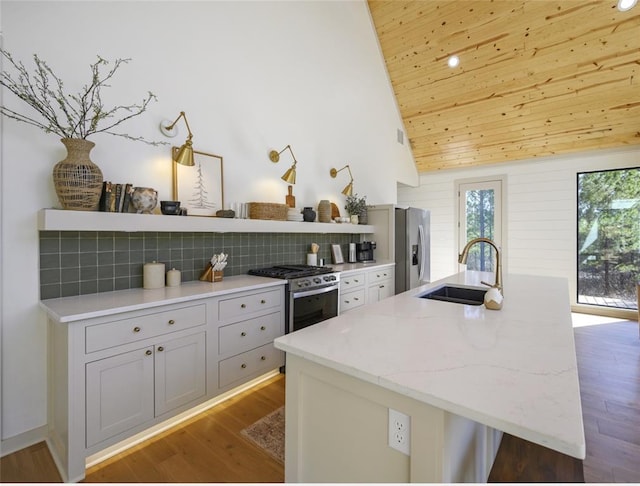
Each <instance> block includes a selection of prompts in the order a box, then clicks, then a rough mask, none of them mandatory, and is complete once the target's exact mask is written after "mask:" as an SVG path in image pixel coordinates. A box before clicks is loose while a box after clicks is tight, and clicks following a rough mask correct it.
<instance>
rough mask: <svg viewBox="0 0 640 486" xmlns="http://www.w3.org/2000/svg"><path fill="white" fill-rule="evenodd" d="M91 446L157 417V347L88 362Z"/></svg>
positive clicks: (88, 429) (88, 410)
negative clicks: (155, 391)
mask: <svg viewBox="0 0 640 486" xmlns="http://www.w3.org/2000/svg"><path fill="white" fill-rule="evenodd" d="M86 390H87V398H86V400H87V414H86V420H87V447H90V446H92V445H94V444H97V443H99V442H101V441H103V440H105V439H108V438H109V437H113V436H114V435H117V434H119V433H121V432H124V431H126V430H128V429H130V428H132V427H135V426H137V425H140V424H142V423H144V422H146V421H148V420H151V419H153V349H152V348H150V347H148V348H142V349H137V350H135V351H131V352H129V353H124V354H119V355H116V356H111V357H109V358H105V359H101V360H99V361H94V362H92V363H88V364H87V365H86Z"/></svg>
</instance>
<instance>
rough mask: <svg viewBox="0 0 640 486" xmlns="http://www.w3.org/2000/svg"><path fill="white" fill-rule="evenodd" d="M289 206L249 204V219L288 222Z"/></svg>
mask: <svg viewBox="0 0 640 486" xmlns="http://www.w3.org/2000/svg"><path fill="white" fill-rule="evenodd" d="M288 212H289V206H287V205H286V204H276V203H262V202H250V203H249V219H273V220H276V221H286V220H287V214H288Z"/></svg>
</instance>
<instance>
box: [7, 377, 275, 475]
mask: <svg viewBox="0 0 640 486" xmlns="http://www.w3.org/2000/svg"><path fill="white" fill-rule="evenodd" d="M284 384H285V380H284V375H279V376H276V377H274V378H271V379H269V380H268V381H266V382H264V383H262V384H260V385H258V386H257V387H256V388H253V389H252V390H250V391H246V392H244V393H242V394H240V395H237V396H236V397H233V398H231V399H229V400H227V401H225V402H223V403H221V404H219V405H217V406H216V407H214V408H212V409H210V410H208V411H206V412H203V413H202V414H200V415H198V416H196V417H194V418H192V419H190V420H188V421H186V422H183V423H182V424H180V425H178V426H176V427H174V428H172V429H169V430H167V431H165V432H163V433H162V434H159V435H157V436H155V437H153V438H151V439H149V440H147V441H145V442H143V443H141V444H139V445H137V446H134V447H133V448H131V449H129V450H127V451H125V452H123V453H121V454H118V455H116V456H113V457H112V458H110V459H107V460H106V461H104V462H102V463H100V464H98V465H96V466H94V467H91V468H89V469H88V470H87V475H86V478H85V482H87V483H223V482H242V483H258V482H270V483H281V482H283V481H284V466H283V465H282V464H280V463H279V462H277V461H276V460H274V459H272V458H271V456H269V455H268V454H267V453H266V452H264V451H263V450H262V449H260V448H259V447H257V446H255V445H254V444H253V443H252V442H251V441H249V440H248V439H246V438H244V437H243V436H241V435H240V431H241V430H242V429H244V428H245V427H247V426H249V425H251V424H253V423H254V422H255V421H257V420H258V419H260V418H262V417H264V416H265V415H267V414H269V413H271V412H273V411H274V410H276V409H277V408H279V407H280V406H282V405H283V404H284ZM52 468H53V469H52ZM0 481H1V482H3V483H6V482H10V483H16V482H60V481H61V480H60V476H59V475H58V472H57V470H56V469H55V465H54V464H53V459H51V455H50V454H49V451H48V449H47V447H46V445H45V444H44V443H40V444H36V445H35V446H31V447H29V448H27V449H24V450H22V451H18V452H15V453H14V454H10V455H8V456H5V457H3V458H2V459H1V462H0Z"/></svg>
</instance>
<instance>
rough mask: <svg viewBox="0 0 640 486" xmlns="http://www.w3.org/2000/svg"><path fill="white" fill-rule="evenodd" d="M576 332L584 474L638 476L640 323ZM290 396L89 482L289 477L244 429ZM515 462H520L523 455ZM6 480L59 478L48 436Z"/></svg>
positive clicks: (206, 422) (224, 409)
mask: <svg viewBox="0 0 640 486" xmlns="http://www.w3.org/2000/svg"><path fill="white" fill-rule="evenodd" d="M574 335H575V342H576V354H577V360H578V369H579V378H580V389H581V397H582V413H583V419H584V427H585V437H586V442H587V458H586V459H585V460H584V462H583V469H584V479H585V481H586V482H588V483H590V482H593V483H595V482H607V483H612V482H636V483H638V482H640V339H638V323H637V322H635V321H620V322H613V323H607V324H599V325H591V326H584V327H578V328H575V329H574ZM283 403H284V376H283V375H281V376H279V377H276V378H273V379H271V380H270V381H268V382H266V383H264V384H262V385H260V386H259V387H258V388H257V389H255V390H252V391H251V392H245V393H243V394H242V395H239V396H237V397H234V398H232V399H230V400H228V401H227V402H224V403H222V404H220V405H218V406H217V407H215V408H214V409H213V410H209V411H207V412H205V413H203V414H201V415H199V416H197V417H195V418H193V419H191V420H190V421H188V422H186V423H184V424H181V425H180V426H177V427H175V428H173V429H171V430H169V431H167V432H165V433H163V434H161V435H159V436H157V437H154V438H153V439H150V440H149V441H147V442H145V443H143V444H140V445H138V446H136V447H134V448H133V449H131V450H129V451H127V452H124V453H122V454H120V455H118V456H115V457H113V458H111V459H109V460H107V461H105V462H103V463H101V464H99V465H97V466H95V467H93V468H91V469H89V470H88V471H87V478H86V482H103V483H113V482H154V483H162V482H248V483H256V482H283V480H284V468H283V466H282V465H281V464H280V463H278V462H277V461H275V460H274V459H272V458H271V457H270V456H269V455H268V454H266V453H265V452H263V451H262V450H260V449H259V448H258V447H256V446H254V445H253V444H252V443H251V442H250V441H248V440H247V439H244V438H243V437H242V436H241V435H240V430H242V429H243V428H244V427H246V426H248V425H250V424H252V423H253V422H255V421H256V420H258V419H259V418H261V417H263V416H264V415H267V414H268V413H270V412H272V411H273V410H275V409H277V408H278V407H280V406H281V405H282V404H283ZM513 464H514V467H517V466H515V464H517V460H514V461H513ZM493 479H494V480H497V481H501V480H507V481H508V479H506V478H504V477H503V478H493ZM0 481H2V482H59V481H60V477H59V476H58V473H57V471H56V470H55V466H54V465H53V462H52V460H51V456H50V455H49V453H48V450H47V448H46V446H45V445H44V444H43V443H41V444H36V445H34V446H32V447H29V448H27V449H24V450H22V451H18V452H16V453H14V454H10V455H8V456H5V457H3V458H2V460H1V461H0Z"/></svg>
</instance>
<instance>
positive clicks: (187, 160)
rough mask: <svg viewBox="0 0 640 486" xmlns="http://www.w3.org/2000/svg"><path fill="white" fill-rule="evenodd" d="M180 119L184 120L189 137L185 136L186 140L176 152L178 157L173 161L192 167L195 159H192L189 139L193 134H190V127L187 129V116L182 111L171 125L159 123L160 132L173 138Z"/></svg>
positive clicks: (176, 132)
mask: <svg viewBox="0 0 640 486" xmlns="http://www.w3.org/2000/svg"><path fill="white" fill-rule="evenodd" d="M180 118H182V119H183V120H184V123H185V125H186V126H187V131H188V132H189V135H188V136H187V140H186V141H185V142H184V144H182V146H181V147H180V149H179V150H178V155H176V158H175V159H174V160H175V162H176V163H178V164H181V165H187V166H193V165H196V162H195V159H194V157H193V142H192V141H191V139H192V138H193V133H191V127H189V122H188V121H187V116H186V115H185V113H184V111H181V112H180V115H178V118H176V119H175V121H174V122H173V123H171V124H168V125H167V121H163V122H162V123H160V131H161V132H162V133H163V134H164V135H165V136H167V137H175V136H176V135H177V134H178V131H177V130H176V128H175V127H176V123H178V121H179V120H180Z"/></svg>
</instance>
